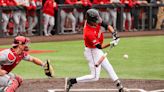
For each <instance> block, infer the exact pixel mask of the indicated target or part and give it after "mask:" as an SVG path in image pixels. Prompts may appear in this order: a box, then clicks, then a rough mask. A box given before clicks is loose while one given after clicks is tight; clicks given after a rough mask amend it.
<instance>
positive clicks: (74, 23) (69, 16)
mask: <svg viewBox="0 0 164 92" xmlns="http://www.w3.org/2000/svg"><path fill="white" fill-rule="evenodd" d="M68 18H70V19H71V22H72V32H73V33H76V31H75V28H76V19H75V17H74V16H73V14H72V12H70V13H69V14H68Z"/></svg>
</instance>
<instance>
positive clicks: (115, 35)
mask: <svg viewBox="0 0 164 92" xmlns="http://www.w3.org/2000/svg"><path fill="white" fill-rule="evenodd" d="M112 36H113V40H117V39H118V38H120V37H119V36H118V34H117V32H116V31H114V32H113V33H112Z"/></svg>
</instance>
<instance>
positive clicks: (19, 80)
mask: <svg viewBox="0 0 164 92" xmlns="http://www.w3.org/2000/svg"><path fill="white" fill-rule="evenodd" d="M8 75H9V76H10V78H12V79H16V80H17V82H18V84H19V85H18V87H19V86H20V85H21V84H22V82H23V79H22V77H21V76H19V75H15V74H13V73H8Z"/></svg>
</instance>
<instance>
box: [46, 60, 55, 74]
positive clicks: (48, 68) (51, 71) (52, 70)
mask: <svg viewBox="0 0 164 92" xmlns="http://www.w3.org/2000/svg"><path fill="white" fill-rule="evenodd" d="M44 72H45V75H47V76H48V77H53V76H54V69H53V68H52V66H51V65H50V60H46V62H45V65H44Z"/></svg>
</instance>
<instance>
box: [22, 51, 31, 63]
mask: <svg viewBox="0 0 164 92" xmlns="http://www.w3.org/2000/svg"><path fill="white" fill-rule="evenodd" d="M30 57H31V56H30V55H29V54H28V53H24V58H23V60H25V61H29V60H30Z"/></svg>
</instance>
